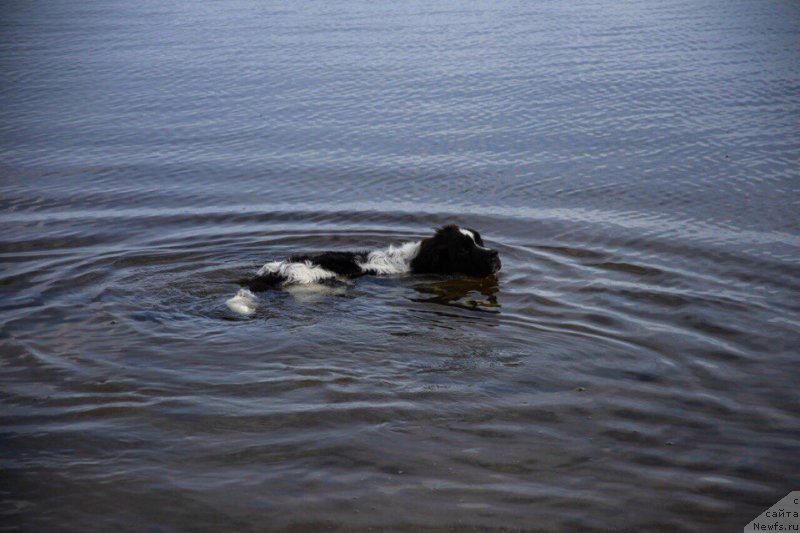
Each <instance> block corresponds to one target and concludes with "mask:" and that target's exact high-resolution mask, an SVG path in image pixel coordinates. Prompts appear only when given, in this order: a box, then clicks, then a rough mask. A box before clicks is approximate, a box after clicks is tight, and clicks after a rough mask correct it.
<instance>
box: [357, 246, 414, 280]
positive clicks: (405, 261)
mask: <svg viewBox="0 0 800 533" xmlns="http://www.w3.org/2000/svg"><path fill="white" fill-rule="evenodd" d="M419 246H420V242H419V241H416V242H406V243H403V244H401V245H400V246H389V247H388V248H387V249H385V250H376V251H374V252H370V253H369V255H367V260H366V261H364V262H363V263H358V266H359V268H361V270H370V271H373V272H375V273H377V274H404V273H406V272H408V271H409V270H411V260H412V259H414V258H415V257H416V256H417V254H418V253H419Z"/></svg>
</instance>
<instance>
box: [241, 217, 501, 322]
mask: <svg viewBox="0 0 800 533" xmlns="http://www.w3.org/2000/svg"><path fill="white" fill-rule="evenodd" d="M500 267H501V263H500V256H499V254H498V253H497V251H496V250H492V249H490V248H487V247H485V246H484V243H483V239H482V238H481V236H480V234H479V233H478V232H477V231H475V230H474V229H468V228H460V227H458V226H456V225H455V224H450V225H447V226H444V227H442V228H440V229H438V230H437V231H436V233H435V234H434V235H433V236H432V237H428V238H427V239H422V240H421V241H415V242H407V243H403V244H401V245H400V246H389V247H388V248H386V249H383V250H374V251H361V252H318V253H312V254H299V255H293V256H291V257H289V258H288V259H285V260H282V261H271V262H269V263H266V264H265V265H264V266H262V267H261V268H260V269H259V270H258V272H256V275H255V277H252V278H248V279H244V280H242V281H241V282H240V284H241V285H243V286H244V287H245V288H243V289H241V290H240V291H239V292H238V293H237V294H236V296H234V297H233V298H231V299H229V300H228V301H227V302H226V303H227V305H228V307H229V308H230V309H231V310H232V311H234V312H236V313H239V314H244V315H250V314H253V313H254V312H255V309H256V297H255V295H254V294H253V292H258V291H264V290H268V289H271V288H276V287H285V286H289V285H310V284H314V283H320V282H325V281H334V280H337V279H339V280H341V279H346V278H355V277H359V276H364V275H370V274H371V275H386V274H405V273H411V274H466V275H468V276H475V277H485V276H490V275H492V274H494V273H496V272H497V271H498V270H500Z"/></svg>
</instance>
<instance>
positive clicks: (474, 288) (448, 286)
mask: <svg viewBox="0 0 800 533" xmlns="http://www.w3.org/2000/svg"><path fill="white" fill-rule="evenodd" d="M414 290H416V291H417V292H418V293H419V294H420V297H418V298H411V300H412V301H415V302H424V303H436V304H441V305H449V306H452V307H459V308H461V309H470V310H477V311H484V312H488V313H499V312H500V307H501V305H500V303H499V302H498V301H497V293H498V292H500V288H499V286H498V283H497V276H489V277H485V278H455V279H447V280H444V281H425V282H420V283H418V284H416V285H414Z"/></svg>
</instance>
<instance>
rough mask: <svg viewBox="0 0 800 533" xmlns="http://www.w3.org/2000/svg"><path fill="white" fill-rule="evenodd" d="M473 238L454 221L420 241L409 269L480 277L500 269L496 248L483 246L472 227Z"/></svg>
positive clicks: (420, 272) (417, 271)
mask: <svg viewBox="0 0 800 533" xmlns="http://www.w3.org/2000/svg"><path fill="white" fill-rule="evenodd" d="M465 229H467V230H468V231H470V232H472V234H473V235H474V236H475V241H474V242H473V240H472V239H471V238H469V237H468V236H467V235H464V234H463V233H461V228H459V227H458V226H456V225H455V224H451V225H449V226H444V227H443V228H441V229H440V230H438V231H437V232H436V234H435V235H434V236H433V237H430V238H428V239H424V240H423V241H422V243H420V250H419V253H418V254H417V256H416V257H415V258H414V259H413V260H412V261H411V271H412V272H416V273H419V274H422V273H427V274H454V273H461V274H467V275H469V276H476V277H484V276H489V275H491V274H494V273H495V272H497V271H498V270H500V266H501V263H500V256H499V255H498V253H497V251H496V250H490V249H489V248H485V247H484V246H483V239H482V238H481V236H480V234H479V233H478V232H477V231H475V230H474V229H469V228H465Z"/></svg>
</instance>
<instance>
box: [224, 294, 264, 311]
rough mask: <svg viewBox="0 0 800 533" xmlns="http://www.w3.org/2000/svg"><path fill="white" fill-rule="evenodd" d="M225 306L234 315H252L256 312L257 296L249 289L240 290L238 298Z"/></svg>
mask: <svg viewBox="0 0 800 533" xmlns="http://www.w3.org/2000/svg"><path fill="white" fill-rule="evenodd" d="M225 304H226V305H227V306H228V309H230V310H231V311H233V312H234V313H239V314H240V315H252V314H253V313H255V312H256V307H257V304H256V295H255V294H253V293H252V292H250V290H248V289H239V292H237V293H236V296H234V297H233V298H230V299H229V300H228V301H227V302H225Z"/></svg>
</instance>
